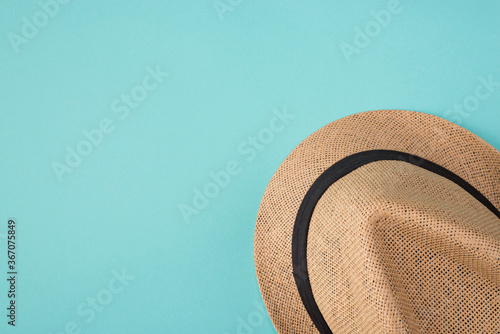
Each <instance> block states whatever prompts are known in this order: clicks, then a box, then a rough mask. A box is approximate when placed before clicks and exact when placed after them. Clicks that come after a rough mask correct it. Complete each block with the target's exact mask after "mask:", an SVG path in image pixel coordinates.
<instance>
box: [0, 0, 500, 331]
mask: <svg viewBox="0 0 500 334" xmlns="http://www.w3.org/2000/svg"><path fill="white" fill-rule="evenodd" d="M46 2H50V1H49V0H42V3H46ZM221 3H223V4H225V6H226V7H225V9H226V11H225V12H224V13H222V14H221V15H219V13H218V11H217V9H216V7H215V5H217V4H218V5H219V6H222V5H221ZM221 3H218V2H217V1H216V2H212V1H159V0H155V1H146V2H144V1H126V2H125V1H96V0H89V1H75V0H73V1H70V2H68V3H67V4H60V5H59V9H58V10H57V12H56V13H55V14H54V11H55V9H54V8H55V7H53V8H52V9H53V11H52V14H53V17H48V16H47V17H48V19H47V22H44V21H43V19H44V17H43V14H41V16H40V14H36V13H37V12H39V11H40V10H41V5H40V4H39V2H38V1H33V0H26V1H19V2H17V1H6V0H1V1H0V4H1V8H2V11H1V12H0V34H1V36H2V38H1V39H0V87H1V89H0V105H1V108H0V214H1V215H0V249H1V250H0V254H2V255H1V256H0V268H2V269H1V275H0V277H1V278H2V279H1V280H0V309H1V310H3V311H0V313H1V314H0V319H2V320H1V321H0V332H2V333H53V334H55V333H78V331H79V332H81V333H275V330H274V327H273V325H272V323H271V321H270V320H269V317H268V315H267V313H265V312H264V313H263V312H262V310H261V309H260V308H259V305H260V304H261V303H262V298H261V296H260V293H259V289H258V284H257V280H256V276H255V270H254V262H253V232H254V227H255V218H256V215H257V210H258V207H259V203H260V199H261V197H262V195H263V193H264V190H265V188H266V186H267V183H268V182H269V180H270V178H271V176H272V175H273V173H274V171H275V170H276V169H277V168H278V166H279V165H280V163H281V162H282V161H283V159H284V158H285V157H286V156H287V155H288V153H289V152H290V151H291V150H292V149H293V148H294V147H295V146H296V145H297V144H298V143H300V142H301V141H302V140H303V139H304V138H305V137H306V136H308V135H309V134H311V133H312V132H314V131H315V130H317V129H319V128H320V127H322V126H323V125H325V124H327V123H329V122H332V121H334V120H336V119H339V118H341V117H344V116H347V115H349V114H352V113H357V112H361V111H366V110H374V109H409V110H416V111H422V112H426V113H430V114H434V115H438V116H441V117H446V118H449V119H450V120H452V121H454V122H456V123H458V124H460V125H461V126H463V127H465V128H467V129H469V130H470V131H472V132H474V133H476V134H477V135H479V136H481V137H482V138H484V139H485V140H486V141H488V142H489V143H491V144H492V145H493V146H494V147H496V148H497V149H500V137H499V136H498V126H499V123H500V122H499V121H500V86H498V84H497V86H493V88H492V87H490V89H492V91H489V93H490V94H489V95H488V97H487V98H484V99H482V100H479V99H477V101H478V103H477V105H475V104H474V103H475V100H474V96H475V94H476V88H477V87H478V86H480V85H481V78H483V79H484V80H487V79H488V77H489V76H491V78H492V80H493V81H494V82H500V66H499V65H500V63H499V55H500V35H499V30H500V20H499V19H498V14H499V13H500V2H499V1H497V0H490V1H480V2H477V1H456V0H454V1H451V0H446V1H440V2H436V1H409V0H401V1H400V4H399V6H398V7H397V8H399V10H400V11H399V12H398V13H397V14H392V15H391V19H390V21H389V22H388V24H386V26H384V27H381V28H380V31H379V32H378V33H377V34H375V33H372V35H373V37H372V38H371V41H370V43H369V45H367V46H366V47H363V48H358V49H359V50H358V51H359V53H357V54H353V55H352V57H350V62H349V61H348V59H347V58H346V57H345V56H344V54H343V52H342V49H341V45H343V44H341V43H348V44H350V45H351V46H356V45H355V37H356V27H358V28H359V29H361V30H363V29H364V28H365V26H366V25H367V24H368V26H369V27H371V28H372V29H375V30H373V31H374V32H377V31H376V25H373V24H371V26H370V24H369V22H371V21H374V17H373V16H372V14H371V11H376V12H378V11H380V10H383V9H387V8H388V6H389V1H378V0H377V1H375V0H373V1H363V2H352V1H350V2H347V1H340V2H339V1H312V2H304V1H284V0H282V1H247V0H243V1H239V0H224V1H223V2H221ZM230 3H232V5H230ZM220 8H222V7H220ZM34 15H35V19H36V20H39V21H37V22H38V23H40V24H41V25H43V23H46V24H45V25H43V26H42V27H39V28H38V32H36V33H33V31H31V33H32V35H33V36H31V35H30V34H29V32H30V31H29V29H28V35H29V36H31V37H29V38H25V37H23V36H24V35H23V31H22V30H23V25H24V24H26V23H25V22H26V21H23V17H26V19H27V20H28V22H31V23H33V16H34ZM37 15H39V16H37ZM379 27H380V25H379ZM25 30H26V29H25ZM25 32H26V31H25ZM13 34H16V36H17V37H16V38H17V39H15V41H17V42H12V40H13V38H14V37H13V36H14V35H13ZM22 38H25V40H24V42H23V43H21V44H19V45H17V44H16V43H19V41H20V39H22ZM358 38H359V37H358ZM358 42H359V41H358ZM13 45H17V49H18V50H17V51H18V52H16V46H13ZM358 45H360V44H359V43H358ZM157 66H159V69H160V70H161V71H163V72H168V73H169V74H168V76H166V77H164V78H163V79H162V80H163V81H161V82H160V83H159V84H158V86H157V87H156V88H154V89H153V90H151V91H148V93H147V96H146V98H145V99H144V100H143V101H141V102H140V103H138V106H137V107H136V108H135V109H131V110H130V114H129V115H128V116H127V117H125V118H124V119H121V118H120V116H123V114H122V112H124V111H123V109H122V112H120V113H115V112H114V111H113V108H112V104H113V103H114V102H115V100H116V99H120V96H121V94H130V93H131V90H132V89H134V87H136V86H137V85H142V83H143V79H144V78H145V77H146V76H147V75H148V70H147V68H148V67H149V68H150V69H155V68H156V67H157ZM150 79H151V78H150ZM150 79H147V80H149V81H146V83H147V84H148V85H149V86H151V85H153V84H154V82H153V81H151V80H150ZM137 92H141V90H140V89H139V90H137V91H136V93H137ZM480 92H481V94H483V95H481V96H484V95H485V94H486V93H485V92H488V91H487V90H486V88H485V87H483V88H480ZM137 94H139V93H137ZM471 97H472V98H471ZM120 103H121V102H120ZM464 103H466V104H467V103H469V104H468V108H469V109H470V110H465V111H464V112H462V113H458V112H456V111H453V106H454V104H464ZM119 106H121V107H123V106H124V104H123V103H121V104H119ZM115 107H116V105H115ZM276 108H277V109H276ZM273 110H274V111H275V112H276V110H278V111H283V110H286V111H287V112H288V113H289V114H292V115H294V118H293V119H291V120H289V124H286V126H284V129H283V130H282V131H280V132H275V133H272V135H273V138H272V140H271V139H270V140H268V143H267V144H266V145H263V147H261V146H259V147H260V149H261V150H257V149H254V153H255V154H253V153H250V152H249V151H248V150H250V146H249V145H250V142H249V139H248V137H249V136H256V135H258V134H259V133H261V134H262V133H264V132H265V134H267V135H269V132H268V131H267V132H266V130H263V129H265V128H268V127H269V126H270V122H271V120H272V119H273V117H274V115H275V114H274V113H273ZM103 119H109V122H111V127H112V128H113V130H112V132H111V133H108V134H105V135H103V139H102V141H101V142H100V143H99V144H98V145H94V146H93V148H92V152H91V153H90V154H89V155H88V156H86V157H83V158H82V161H81V163H80V164H79V165H78V166H77V167H75V168H74V169H72V172H71V173H65V174H64V175H62V181H60V180H59V179H58V177H57V174H56V172H55V171H54V169H53V163H54V162H58V163H61V164H63V163H65V159H66V154H67V151H66V147H67V146H68V145H69V147H71V148H73V149H76V147H77V145H78V144H79V143H80V142H81V141H83V140H85V136H84V135H83V134H82V131H84V130H87V131H88V130H91V129H95V128H97V127H99V123H100V122H101V121H102V120H103ZM262 131H264V132H262ZM265 134H264V135H265ZM264 135H262V136H264ZM266 139H269V138H268V137H266ZM244 150H247V151H246V152H247V153H245V154H242V151H244ZM250 157H253V159H252V160H251V161H248V160H250ZM231 161H235V162H236V163H238V164H239V165H238V173H237V175H232V176H231V179H230V181H229V183H228V184H227V185H225V187H224V188H218V190H219V193H218V194H217V195H216V196H213V197H214V198H210V199H207V201H208V204H207V203H202V204H203V205H205V207H203V208H202V209H200V210H198V209H196V210H197V214H194V213H193V214H192V215H191V216H189V219H184V217H183V215H182V214H181V210H180V208H179V206H180V205H181V204H184V205H186V206H190V207H193V203H192V201H193V198H194V196H195V191H196V189H198V190H200V191H203V188H204V187H205V186H206V185H207V184H209V183H210V182H211V180H212V179H211V177H210V173H211V172H217V171H220V170H223V169H225V168H226V165H227V163H228V162H231ZM209 187H210V186H209ZM212 191H214V192H215V190H214V189H212ZM9 218H15V220H16V222H17V225H18V227H17V236H18V239H17V242H18V244H17V269H18V272H19V274H18V281H17V290H18V291H17V292H18V296H17V299H16V304H17V323H16V327H15V328H12V327H11V326H8V325H7V318H6V310H5V308H6V307H7V303H8V299H7V296H6V292H7V289H8V287H7V282H6V279H5V277H6V271H7V269H6V262H7V258H6V240H5V236H6V229H7V220H8V219H9ZM123 269H124V270H125V272H126V274H127V275H131V276H133V277H134V279H131V278H130V277H129V280H128V281H126V285H124V286H123V285H122V287H123V289H122V290H121V291H120V292H117V293H114V292H111V296H112V300H111V301H110V300H109V296H110V288H109V284H110V282H111V283H112V287H113V286H114V288H113V291H116V290H117V289H118V288H117V286H118V285H119V284H117V281H114V280H113V277H115V276H114V274H113V273H112V271H113V270H114V271H116V272H121V271H122V270H123ZM113 284H115V285H113ZM96 297H99V298H100V301H101V302H104V304H105V305H103V304H100V305H98V308H99V310H100V311H95V317H94V318H93V319H91V320H90V319H89V317H90V315H89V313H86V314H87V315H85V316H82V315H80V314H79V313H78V308H79V307H82V306H81V305H82V303H83V310H84V311H83V312H85V310H86V312H90V311H89V310H90V308H89V306H88V305H89V304H88V303H90V302H89V299H88V298H91V299H92V298H96ZM106 298H108V299H106ZM98 303H100V302H99V300H98ZM87 320H90V321H87ZM73 322H74V323H73ZM68 324H69V325H68ZM65 327H68V330H66V329H65ZM72 327H75V329H73V328H72Z"/></svg>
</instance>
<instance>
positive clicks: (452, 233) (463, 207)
mask: <svg viewBox="0 0 500 334" xmlns="http://www.w3.org/2000/svg"><path fill="white" fill-rule="evenodd" d="M374 149H385V150H396V151H402V152H407V153H410V154H414V155H417V156H420V157H422V158H425V159H427V160H430V161H432V162H435V163H437V164H439V165H441V166H442V167H444V168H446V169H448V170H450V171H452V172H453V173H455V174H457V175H458V176H460V177H462V178H463V179H464V180H466V181H467V182H468V183H470V184H471V185H472V186H474V187H475V188H476V189H477V190H479V191H480V192H481V193H482V194H483V195H484V196H485V197H486V198H488V199H489V200H490V201H491V202H492V203H493V205H494V206H495V207H497V208H500V153H499V152H498V151H496V150H495V149H494V148H493V147H492V146H490V145H489V144H487V143H486V142H485V141H483V140H482V139H480V138H479V137H477V136H475V135H473V134H472V133H470V132H468V131H467V130H465V129H463V128H461V127H459V126H457V125H455V124H453V123H450V122H448V121H446V120H443V119H440V118H438V117H436V116H432V115H428V114H423V113H417V112H411V111H401V110H380V111H371V112H365V113H360V114H355V115H352V116H349V117H346V118H343V119H341V120H338V121H335V122H333V123H331V124H329V125H327V126H325V127H323V128H322V129H320V130H319V131H317V132H315V133H314V134H313V135H311V136H309V137H308V138H307V139H306V140H304V141H303V142H302V143H301V144H299V145H298V146H297V148H295V150H293V152H292V153H291V154H290V155H289V156H288V157H287V158H286V159H285V161H284V162H283V164H282V165H281V166H280V167H279V169H278V171H277V172H276V173H275V175H274V176H273V178H272V179H271V182H270V183H269V185H268V187H267V189H266V192H265V194H264V196H263V199H262V203H261V207H260V210H259V213H258V217H257V225H256V230H255V266H256V272H257V278H258V281H259V286H260V289H261V293H262V296H263V299H264V302H265V305H266V308H267V310H268V312H269V314H270V316H271V319H272V321H273V323H274V325H275V327H276V329H277V331H278V333H318V331H317V330H316V328H315V327H314V325H313V323H312V321H311V320H310V319H309V316H308V314H307V312H306V310H305V308H304V306H303V305H302V302H301V299H300V296H299V294H298V291H297V288H296V286H295V281H294V278H293V275H292V255H291V244H292V233H293V226H294V222H295V216H296V214H297V211H298V208H299V206H300V204H301V202H302V199H303V197H304V195H305V193H306V192H307V190H308V189H309V188H310V186H311V185H312V183H313V182H314V181H315V180H316V178H317V177H318V176H319V175H320V174H321V173H323V172H324V171H325V170H326V169H327V168H328V167H330V166H331V165H333V164H334V163H335V162H337V161H339V160H340V159H342V158H344V157H346V156H349V155H352V154H354V153H357V152H361V151H366V150H374ZM307 261H308V270H309V277H310V281H311V287H312V290H313V295H314V298H315V300H316V302H317V304H318V307H319V308H320V310H321V313H322V314H323V316H324V317H325V320H326V321H327V323H328V325H329V327H330V328H331V329H332V331H333V332H334V333H422V332H425V333H471V332H472V333H498V332H500V327H499V323H500V290H499V289H500V288H499V287H500V282H499V281H500V276H499V275H500V221H499V220H498V218H496V217H495V216H494V215H493V214H492V213H491V212H490V211H489V210H488V209H486V208H485V207H484V206H483V205H482V204H481V203H479V202H478V201H477V200H476V199H474V198H473V197H472V196H471V195H469V194H468V193H467V192H466V191H464V190H463V189H462V188H460V187H459V186H458V185H456V184H455V183H453V182H451V181H449V180H447V179H446V178H444V177H441V176H439V175H437V174H434V173H432V172H429V171H427V170H424V169H422V168H420V167H418V166H414V165H411V164H408V163H405V162H400V161H380V162H375V163H370V164H368V165H365V166H363V167H361V168H359V169H357V170H355V171H353V172H352V173H350V174H348V175H347V176H346V177H344V178H342V179H340V180H339V181H337V182H335V183H334V184H333V185H332V186H331V187H330V188H329V189H328V190H327V192H326V193H325V194H324V195H323V197H322V198H321V199H320V201H319V202H318V205H317V206H316V209H315V211H314V214H313V217H312V219H311V225H310V230H309V236H308V249H307Z"/></svg>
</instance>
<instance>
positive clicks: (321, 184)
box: [292, 150, 500, 334]
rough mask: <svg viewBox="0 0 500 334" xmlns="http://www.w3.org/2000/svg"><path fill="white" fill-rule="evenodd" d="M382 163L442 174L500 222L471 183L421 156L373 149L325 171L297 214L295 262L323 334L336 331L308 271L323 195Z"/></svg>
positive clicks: (298, 278)
mask: <svg viewBox="0 0 500 334" xmlns="http://www.w3.org/2000/svg"><path fill="white" fill-rule="evenodd" d="M380 160H398V161H404V162H407V163H410V164H413V165H415V166H418V167H421V168H424V169H427V170H428V171H431V172H433V173H436V174H438V175H441V176H443V177H445V178H447V179H448V180H450V181H453V182H454V183H456V184H457V185H459V186H460V187H462V188H463V189H464V190H466V191H467V192H468V193H469V194H471V195H472V196H474V198H476V199H477V200H478V201H479V202H481V203H482V204H483V205H484V206H486V207H487V208H488V209H489V210H490V211H491V212H493V213H494V214H495V215H496V216H497V217H498V218H499V219H500V212H499V210H498V209H497V208H496V207H495V206H494V205H493V204H492V203H491V202H490V201H489V200H488V199H487V198H486V197H485V196H484V195H483V194H481V193H480V192H479V191H478V190H477V189H476V188H474V187H473V186H472V185H470V184H469V183H468V182H467V181H465V180H464V179H462V178H461V177H459V176H458V175H456V174H454V173H453V172H451V171H449V170H447V169H446V168H444V167H442V166H440V165H438V164H436V163H434V162H432V161H429V160H426V159H423V158H420V157H418V156H415V155H411V154H408V153H404V152H398V151H390V150H371V151H363V152H359V153H355V154H353V155H350V156H348V157H346V158H343V159H341V160H340V161H338V162H336V163H335V164H333V165H332V166H331V167H330V168H328V169H327V170H326V171H325V172H323V174H321V175H320V176H319V177H318V178H317V179H316V181H315V182H314V183H313V185H312V186H311V188H309V190H308V191H307V193H306V195H305V197H304V199H303V201H302V203H301V205H300V208H299V211H298V213H297V217H296V219H295V225H294V229H293V236H292V263H293V276H294V278H295V284H296V285H297V289H298V291H299V294H300V297H301V299H302V303H303V304H304V306H305V308H306V310H307V313H308V314H309V316H310V318H311V320H312V321H313V323H314V324H315V325H316V328H317V329H318V330H319V332H320V333H321V334H332V331H331V330H330V328H329V327H328V324H327V323H326V321H325V318H324V317H323V315H322V314H321V312H320V310H319V308H318V305H317V304H316V301H315V300H314V296H313V293H312V289H311V282H310V281H309V273H308V271H307V235H308V231H309V224H310V221H311V217H312V214H313V212H314V208H315V207H316V204H317V203H318V201H319V199H320V198H321V196H323V194H324V193H325V191H326V190H327V189H328V188H329V187H330V186H331V185H332V184H333V183H334V182H335V181H337V180H339V179H340V178H342V177H344V176H345V175H347V174H349V173H350V172H352V171H354V170H355V169H357V168H359V167H361V166H364V165H366V164H368V163H370V162H375V161H380Z"/></svg>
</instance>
